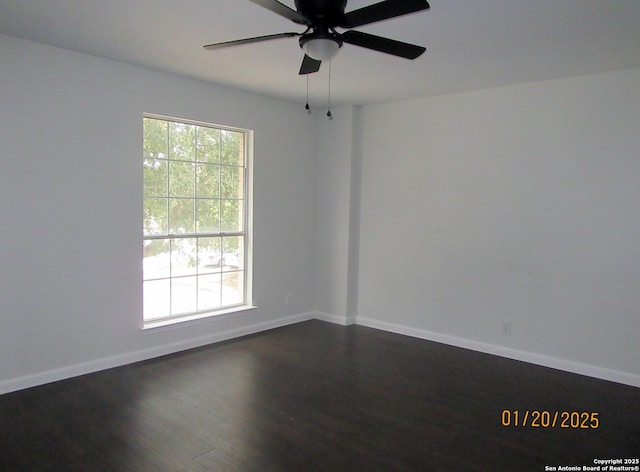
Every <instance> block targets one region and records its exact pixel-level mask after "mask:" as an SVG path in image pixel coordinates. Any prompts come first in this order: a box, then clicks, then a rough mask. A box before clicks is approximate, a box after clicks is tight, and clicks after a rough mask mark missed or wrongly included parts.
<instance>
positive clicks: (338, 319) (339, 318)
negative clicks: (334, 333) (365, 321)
mask: <svg viewBox="0 0 640 472" xmlns="http://www.w3.org/2000/svg"><path fill="white" fill-rule="evenodd" d="M314 318H315V319H316V320H320V321H326V322H328V323H334V324H339V325H341V326H349V325H352V324H354V323H355V319H354V318H353V317H350V316H346V315H334V314H331V313H324V312H322V311H317V312H315V313H314Z"/></svg>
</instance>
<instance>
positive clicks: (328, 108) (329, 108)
mask: <svg viewBox="0 0 640 472" xmlns="http://www.w3.org/2000/svg"><path fill="white" fill-rule="evenodd" d="M327 101H328V103H327V117H328V118H329V119H331V118H332V115H331V61H329V96H328V99H327Z"/></svg>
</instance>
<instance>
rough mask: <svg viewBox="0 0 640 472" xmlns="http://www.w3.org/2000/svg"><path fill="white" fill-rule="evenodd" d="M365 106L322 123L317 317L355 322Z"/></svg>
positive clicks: (348, 109)
mask: <svg viewBox="0 0 640 472" xmlns="http://www.w3.org/2000/svg"><path fill="white" fill-rule="evenodd" d="M359 133H360V110H359V108H357V107H347V106H345V107H340V108H337V109H334V110H333V118H332V119H331V120H329V119H327V118H326V117H325V116H321V117H320V119H319V122H318V152H317V158H316V170H315V175H316V181H317V187H316V191H317V194H316V205H317V209H316V218H317V221H316V234H317V236H316V238H317V239H316V265H315V271H316V287H315V300H316V302H315V309H316V311H317V313H316V317H318V318H320V319H324V320H327V321H331V322H335V323H340V324H352V323H353V322H354V318H355V314H356V308H355V303H356V296H357V279H356V277H357V259H355V257H357V254H358V250H357V243H358V241H357V237H358V211H359V193H358V188H359V178H360V169H359V166H360V149H359V143H360V134H359Z"/></svg>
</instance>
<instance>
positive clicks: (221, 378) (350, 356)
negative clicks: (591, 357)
mask: <svg viewBox="0 0 640 472" xmlns="http://www.w3.org/2000/svg"><path fill="white" fill-rule="evenodd" d="M505 409H508V410H511V411H512V414H511V415H510V416H511V421H512V422H515V413H513V411H514V410H518V411H519V415H520V418H519V421H520V423H522V421H523V420H524V418H523V415H524V414H525V411H526V410H529V411H532V410H539V411H549V412H550V413H551V414H552V415H553V414H554V413H555V412H556V411H558V412H564V411H567V412H574V411H575V412H588V413H592V412H593V413H597V414H598V415H597V419H598V422H599V424H598V428H590V429H581V428H571V427H569V428H560V427H559V425H560V420H561V418H559V419H558V421H557V424H556V427H555V428H552V427H549V428H542V427H540V428H536V427H531V426H529V425H527V426H519V427H513V426H511V427H505V426H502V424H501V418H502V412H503V410H505ZM531 420H532V418H531V417H530V418H529V423H530V422H531ZM542 421H543V422H544V421H545V419H544V418H542ZM581 423H582V425H585V424H584V422H582V421H581ZM566 424H568V425H569V426H571V417H569V422H568V423H566ZM593 424H594V423H592V422H591V418H590V419H589V425H590V426H592V425H593ZM574 425H576V424H575V421H574ZM639 456H640V389H637V388H633V387H629V386H624V385H620V384H615V383H610V382H606V381H600V380H595V379H591V378H587V377H582V376H578V375H573V374H568V373H563V372H559V371H556V370H553V369H547V368H543V367H537V366H532V365H529V364H525V363H520V362H516V361H511V360H507V359H503V358H499V357H494V356H490V355H486V354H481V353H477V352H473V351H467V350H464V349H458V348H454V347H450V346H445V345H441V344H437V343H431V342H426V341H422V340H417V339H414V338H410V337H404V336H399V335H395V334H391V333H387V332H383V331H378V330H374V329H370V328H365V327H359V326H350V327H347V328H345V327H341V326H337V325H332V324H328V323H323V322H319V321H310V322H305V323H301V324H297V325H293V326H288V327H285V328H281V329H277V330H273V331H269V332H266V333H261V334H258V335H254V336H249V337H246V338H241V339H237V340H233V341H229V342H225V343H221V344H217V345H214V346H208V347H205V348H200V349H195V350H191V351H187V352H184V353H180V354H176V355H172V356H168V357H164V358H160V359H154V360H151V361H147V362H143V363H139V364H135V365H131V366H126V367H121V368H117V369H112V370H108V371H103V372H99V373H95V374H91V375H86V376H83V377H78V378H75V379H70V380H65V381H62V382H56V383H53V384H49V385H44V386H41V387H36V388H31V389H27V390H23V391H20V392H14V393H10V394H7V395H3V396H0V470H1V471H3V472H4V471H20V472H22V471H38V472H40V471H56V472H60V471H83V472H89V471H118V472H120V471H135V472H139V471H153V472H158V471H211V470H213V471H225V472H226V471H296V472H298V471H301V472H302V471H313V470H322V471H360V472H361V471H393V470H407V471H483V472H486V471H544V470H545V466H560V465H564V466H566V465H579V466H582V465H593V461H594V459H610V458H629V457H639Z"/></svg>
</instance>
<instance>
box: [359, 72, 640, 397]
mask: <svg viewBox="0 0 640 472" xmlns="http://www.w3.org/2000/svg"><path fill="white" fill-rule="evenodd" d="M639 90H640V69H633V70H626V71H618V72H611V73H605V74H598V75H590V76H584V77H576V78H568V79H563V80H554V81H548V82H540V83H530V84H524V85H518V86H512V87H502V88H497V89H491V90H482V91H475V92H469V93H462V94H456V95H448V96H439V97H433V98H424V99H419V100H411V101H404V102H397V103H390V104H381V105H375V106H367V107H364V109H363V118H362V119H363V137H362V148H363V150H362V155H363V159H362V197H361V202H362V204H361V208H360V210H361V226H360V234H361V245H360V254H359V257H360V266H359V282H360V284H359V298H358V304H359V311H358V318H357V320H358V323H360V324H368V325H371V326H378V327H382V328H385V329H391V330H395V331H398V332H405V333H409V334H414V335H417V336H422V337H426V338H432V339H437V340H443V341H446V342H452V343H454V344H456V343H457V344H459V345H463V346H468V347H473V348H478V349H481V350H486V351H488V352H496V353H501V354H505V355H509V356H511V357H520V358H522V359H525V360H533V361H537V362H540V363H543V364H544V363H546V364H548V365H553V366H559V367H563V368H568V370H575V371H580V372H582V373H588V374H594V375H596V376H601V377H608V378H610V379H613V380H619V381H623V382H628V383H635V384H638V385H640V362H639V360H640V343H639V342H638V333H640V290H639V287H640V133H639V128H638V125H639V123H640V94H639V93H638V91H639ZM504 322H511V331H512V332H511V335H510V336H507V335H504V334H503V333H502V326H503V323H504Z"/></svg>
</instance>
